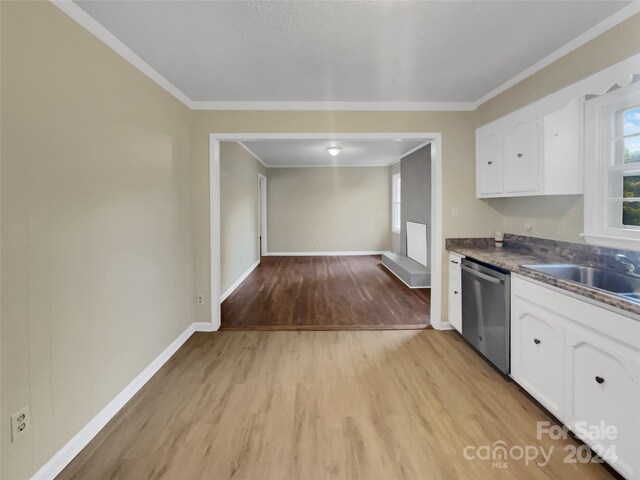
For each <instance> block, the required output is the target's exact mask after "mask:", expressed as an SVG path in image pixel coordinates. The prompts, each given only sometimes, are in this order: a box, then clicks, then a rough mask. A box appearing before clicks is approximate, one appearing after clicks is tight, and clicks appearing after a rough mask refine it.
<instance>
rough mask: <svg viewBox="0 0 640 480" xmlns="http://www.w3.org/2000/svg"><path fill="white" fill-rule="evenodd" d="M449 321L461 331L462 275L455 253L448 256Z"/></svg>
mask: <svg viewBox="0 0 640 480" xmlns="http://www.w3.org/2000/svg"><path fill="white" fill-rule="evenodd" d="M449 323H450V324H451V325H452V326H453V327H454V328H455V329H456V330H457V331H458V332H460V333H462V276H461V271H460V257H459V256H457V255H450V256H449Z"/></svg>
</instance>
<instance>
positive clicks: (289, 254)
mask: <svg viewBox="0 0 640 480" xmlns="http://www.w3.org/2000/svg"><path fill="white" fill-rule="evenodd" d="M359 255H382V251H374V250H371V251H357V252H269V253H267V256H269V257H344V256H359Z"/></svg>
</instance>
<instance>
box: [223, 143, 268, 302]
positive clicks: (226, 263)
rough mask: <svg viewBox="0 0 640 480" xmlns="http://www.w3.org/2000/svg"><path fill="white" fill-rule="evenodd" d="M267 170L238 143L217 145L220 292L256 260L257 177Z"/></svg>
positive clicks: (257, 240) (257, 241)
mask: <svg viewBox="0 0 640 480" xmlns="http://www.w3.org/2000/svg"><path fill="white" fill-rule="evenodd" d="M259 173H260V174H262V175H265V176H266V174H267V169H266V168H265V167H264V165H262V164H261V163H260V162H258V161H257V160H256V159H255V158H254V157H253V156H251V155H250V154H249V152H247V151H246V150H245V149H244V148H243V147H242V146H241V145H240V144H239V143H236V142H221V143H220V276H221V279H220V291H221V292H222V293H224V292H225V291H226V290H227V289H228V288H229V287H230V286H231V285H233V283H234V282H235V281H236V280H238V279H239V278H240V277H241V276H242V274H243V273H245V272H246V271H247V269H248V268H249V267H250V266H251V265H253V264H254V263H255V262H256V261H257V260H259V258H260V242H259V237H260V232H259V227H258V219H259V212H258V174H259Z"/></svg>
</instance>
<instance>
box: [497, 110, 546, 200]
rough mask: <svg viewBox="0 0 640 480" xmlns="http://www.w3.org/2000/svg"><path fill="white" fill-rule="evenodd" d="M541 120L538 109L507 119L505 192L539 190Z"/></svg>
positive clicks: (504, 152)
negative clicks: (539, 129) (539, 130)
mask: <svg viewBox="0 0 640 480" xmlns="http://www.w3.org/2000/svg"><path fill="white" fill-rule="evenodd" d="M537 143H538V120H537V116H536V114H535V112H533V113H532V112H529V111H527V112H522V113H518V114H515V115H513V116H511V117H509V118H508V119H505V123H504V129H503V155H504V170H505V178H504V190H505V193H514V194H517V193H529V194H533V193H536V192H538V190H539V178H538V174H539V172H538V170H539V169H538V161H539V160H538V145H537Z"/></svg>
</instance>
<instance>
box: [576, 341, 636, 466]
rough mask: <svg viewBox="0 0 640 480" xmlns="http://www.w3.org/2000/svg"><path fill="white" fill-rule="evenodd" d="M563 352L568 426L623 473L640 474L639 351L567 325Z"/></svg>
mask: <svg viewBox="0 0 640 480" xmlns="http://www.w3.org/2000/svg"><path fill="white" fill-rule="evenodd" d="M566 355H567V357H566V361H567V387H568V388H567V414H568V415H567V422H566V423H567V425H568V426H569V427H570V428H571V429H572V430H574V432H575V433H576V434H577V435H578V437H580V438H582V439H583V440H584V441H585V442H586V443H588V444H589V445H590V446H591V447H592V448H593V449H594V450H595V451H596V452H598V453H602V452H604V453H605V458H607V459H608V461H609V462H610V463H611V465H613V466H614V467H615V468H616V469H617V470H618V471H619V472H620V473H622V474H623V475H624V476H626V477H628V478H640V470H639V466H640V465H639V462H638V458H639V454H640V382H639V381H640V359H639V358H638V357H639V356H640V354H639V352H638V351H637V350H633V349H631V348H628V347H624V346H622V345H620V344H618V343H617V342H615V341H613V340H608V339H607V338H603V337H602V335H601V334H599V335H595V334H593V333H592V332H591V331H588V330H586V329H584V330H583V329H580V330H577V329H576V330H573V329H567V345H566ZM601 426H604V427H605V428H615V429H616V432H614V433H612V432H609V433H607V432H606V431H605V432H604V433H605V435H600V434H599V433H600V432H601V431H602V428H599V429H594V427H601ZM589 427H591V428H590V429H589ZM587 429H589V431H587ZM608 449H609V450H608ZM607 450H608V452H607ZM607 453H610V454H615V456H616V457H617V458H608V457H607Z"/></svg>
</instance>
